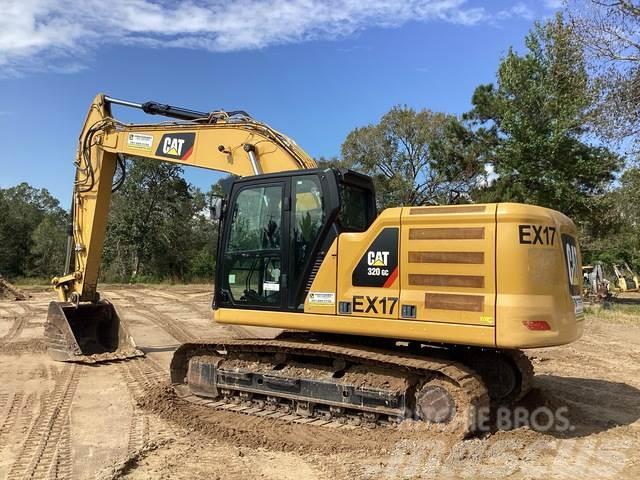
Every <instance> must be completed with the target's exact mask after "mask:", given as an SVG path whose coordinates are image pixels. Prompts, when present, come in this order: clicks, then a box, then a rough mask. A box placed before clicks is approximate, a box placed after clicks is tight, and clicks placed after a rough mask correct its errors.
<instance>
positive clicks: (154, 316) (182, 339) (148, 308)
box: [123, 295, 195, 343]
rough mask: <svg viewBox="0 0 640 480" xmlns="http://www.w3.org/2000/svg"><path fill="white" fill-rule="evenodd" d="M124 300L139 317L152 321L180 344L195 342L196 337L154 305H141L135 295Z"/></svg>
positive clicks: (127, 296)
mask: <svg viewBox="0 0 640 480" xmlns="http://www.w3.org/2000/svg"><path fill="white" fill-rule="evenodd" d="M123 298H124V299H125V300H126V301H127V302H130V303H131V305H132V306H131V307H129V309H131V310H133V311H134V312H135V313H136V314H137V315H140V316H141V317H143V318H146V319H147V320H150V321H151V322H152V323H153V324H155V325H157V326H158V327H160V328H161V329H162V330H164V331H165V332H167V333H168V334H169V335H171V336H172V337H173V338H175V339H176V341H178V342H179V343H190V342H193V341H194V340H195V338H194V336H193V335H191V334H190V333H189V332H188V331H187V330H185V329H184V328H183V327H182V326H181V325H180V324H179V323H178V322H176V321H175V320H174V319H173V318H171V316H170V315H168V314H166V313H163V312H161V311H159V310H158V309H157V308H155V307H154V306H152V305H146V304H141V302H139V301H138V299H137V298H136V297H135V296H133V295H123Z"/></svg>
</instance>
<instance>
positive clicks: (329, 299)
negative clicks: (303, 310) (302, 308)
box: [308, 292, 336, 305]
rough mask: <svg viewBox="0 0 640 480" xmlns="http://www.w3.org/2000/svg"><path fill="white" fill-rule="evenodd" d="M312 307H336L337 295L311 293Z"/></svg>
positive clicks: (310, 302)
mask: <svg viewBox="0 0 640 480" xmlns="http://www.w3.org/2000/svg"><path fill="white" fill-rule="evenodd" d="M308 300H309V304H310V305H335V303H336V294H335V293H325V292H309V297H308Z"/></svg>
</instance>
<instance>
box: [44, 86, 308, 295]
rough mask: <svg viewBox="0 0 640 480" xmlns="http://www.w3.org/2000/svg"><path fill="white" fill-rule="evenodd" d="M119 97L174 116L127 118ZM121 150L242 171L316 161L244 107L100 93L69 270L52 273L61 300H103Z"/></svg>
mask: <svg viewBox="0 0 640 480" xmlns="http://www.w3.org/2000/svg"><path fill="white" fill-rule="evenodd" d="M114 104H115V105H123V106H127V107H133V108H139V109H141V110H143V111H144V112H145V113H148V114H153V115H162V116H165V117H169V118H171V119H173V120H172V121H169V122H164V123H160V124H124V123H122V122H120V121H118V120H116V119H115V118H114V117H113V115H112V113H111V106H112V105H114ZM123 156H127V157H145V158H149V159H154V160H158V161H163V162H171V163H177V164H180V165H187V166H193V167H200V168H206V169H209V170H216V171H221V172H226V173H229V174H233V175H237V176H249V175H261V174H267V173H274V172H282V171H287V170H304V169H309V168H315V167H316V163H315V161H314V160H313V159H312V158H311V157H310V156H309V155H308V154H307V153H306V152H304V151H303V150H302V149H301V148H300V147H298V146H297V145H296V143H295V142H294V141H293V140H291V139H289V138H288V137H286V136H285V135H283V134H281V133H279V132H277V131H275V130H274V129H272V128H271V127H269V126H268V125H266V124H264V123H261V122H258V121H256V120H254V119H253V118H251V117H250V116H249V115H248V114H247V113H246V112H244V111H235V112H224V111H214V112H197V111H194V110H187V109H184V108H178V107H172V106H170V105H163V104H158V103H155V102H147V103H144V104H138V103H133V102H128V101H122V100H117V99H113V98H110V97H108V96H105V95H103V94H99V95H97V96H96V97H95V99H94V100H93V102H92V103H91V107H90V108H89V112H88V114H87V117H86V120H85V123H84V126H83V128H82V133H81V135H80V139H79V143H78V150H77V154H76V161H75V164H76V175H75V183H74V188H73V199H72V207H71V228H70V236H69V244H68V246H67V248H68V253H67V264H66V267H65V270H66V271H65V274H64V276H61V277H56V278H54V279H53V285H54V288H55V290H56V291H57V292H58V297H59V299H60V301H62V302H71V303H75V304H78V303H79V302H94V303H95V302H97V301H98V300H99V296H98V294H97V290H96V288H97V282H98V273H99V269H100V262H101V257H102V247H103V242H104V237H105V231H106V225H107V217H108V212H109V205H110V200H111V193H112V190H113V188H114V184H113V179H114V174H115V172H116V169H117V168H118V166H120V167H121V168H123V167H124V163H123V160H122V158H123Z"/></svg>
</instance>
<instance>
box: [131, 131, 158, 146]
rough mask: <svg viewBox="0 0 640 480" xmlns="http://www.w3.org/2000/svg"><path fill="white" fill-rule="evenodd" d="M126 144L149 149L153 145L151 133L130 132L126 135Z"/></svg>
mask: <svg viewBox="0 0 640 480" xmlns="http://www.w3.org/2000/svg"><path fill="white" fill-rule="evenodd" d="M127 146H128V147H131V148H138V149H140V150H151V147H152V146H153V135H145V134H143V133H130V134H129V135H128V136H127Z"/></svg>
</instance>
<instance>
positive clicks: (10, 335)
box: [0, 316, 27, 345]
mask: <svg viewBox="0 0 640 480" xmlns="http://www.w3.org/2000/svg"><path fill="white" fill-rule="evenodd" d="M26 323H27V319H26V318H25V317H24V316H18V317H14V318H13V325H11V328H10V329H9V331H8V332H7V333H6V334H4V335H3V336H2V337H0V345H2V344H4V343H8V342H10V341H12V340H13V339H15V338H17V337H18V336H19V335H20V333H21V332H22V330H23V329H24V327H25V325H26Z"/></svg>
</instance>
